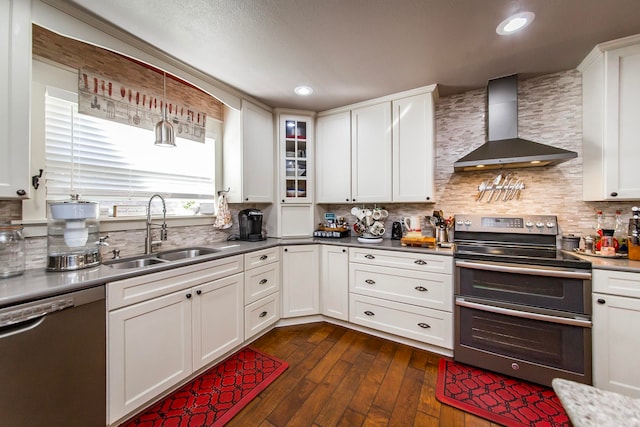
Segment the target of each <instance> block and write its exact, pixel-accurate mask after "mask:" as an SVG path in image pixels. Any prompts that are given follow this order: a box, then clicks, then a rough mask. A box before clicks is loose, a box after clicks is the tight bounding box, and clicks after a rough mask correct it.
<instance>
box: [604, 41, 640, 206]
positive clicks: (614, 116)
mask: <svg viewBox="0 0 640 427" xmlns="http://www.w3.org/2000/svg"><path fill="white" fill-rule="evenodd" d="M605 64H606V69H605V94H606V95H605V97H606V100H605V124H606V131H605V135H604V138H605V151H604V153H605V154H604V155H605V159H606V164H605V169H604V171H605V174H606V179H605V181H606V187H605V192H606V193H605V198H606V199H609V200H623V199H638V198H640V180H639V179H638V176H637V171H636V168H637V167H638V159H640V144H639V143H638V135H640V120H638V117H640V44H638V45H633V46H627V47H624V48H620V49H615V50H612V51H609V52H607V53H606V60H605Z"/></svg>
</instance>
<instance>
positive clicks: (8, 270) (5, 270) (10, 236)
mask: <svg viewBox="0 0 640 427" xmlns="http://www.w3.org/2000/svg"><path fill="white" fill-rule="evenodd" d="M22 273H24V238H23V237H22V226H20V225H11V224H0V278H1V279H4V278H6V277H12V276H18V275H20V274H22Z"/></svg>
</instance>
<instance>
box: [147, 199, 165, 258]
mask: <svg viewBox="0 0 640 427" xmlns="http://www.w3.org/2000/svg"><path fill="white" fill-rule="evenodd" d="M155 197H159V198H160V200H162V224H154V223H152V222H151V201H152V200H153V199H154V198H155ZM151 227H160V240H153V239H152V237H151ZM165 240H167V205H166V204H165V203H164V198H163V197H162V196H161V195H159V194H154V195H153V196H151V197H150V198H149V204H148V205H147V235H146V236H145V238H144V253H145V254H150V253H151V248H152V247H153V246H159V245H161V244H162V242H163V241H165Z"/></svg>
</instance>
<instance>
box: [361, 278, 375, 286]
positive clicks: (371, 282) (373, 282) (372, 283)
mask: <svg viewBox="0 0 640 427" xmlns="http://www.w3.org/2000/svg"><path fill="white" fill-rule="evenodd" d="M364 283H368V284H370V285H375V283H376V281H375V280H371V279H367V280H365V281H364Z"/></svg>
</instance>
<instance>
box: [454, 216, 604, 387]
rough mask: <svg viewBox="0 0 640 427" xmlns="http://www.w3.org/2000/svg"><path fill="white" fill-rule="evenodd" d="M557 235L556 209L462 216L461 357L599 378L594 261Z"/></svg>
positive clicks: (531, 376) (526, 371) (504, 368)
mask: <svg viewBox="0 0 640 427" xmlns="http://www.w3.org/2000/svg"><path fill="white" fill-rule="evenodd" d="M557 237H558V226H557V219H556V217H555V216H548V215H545V216H541V215H538V216H499V217H498V216H481V215H456V216H455V232H454V242H455V250H454V259H455V322H456V327H455V344H454V359H455V360H456V361H459V362H462V363H466V364H469V365H473V366H477V367H480V368H485V369H488V370H491V371H495V372H500V373H503V374H506V375H510V376H513V377H517V378H521V379H524V380H528V381H532V382H535V383H539V384H544V385H551V380H552V379H553V378H556V377H559V378H565V379H570V380H573V381H578V382H582V383H586V384H591V313H592V311H591V263H590V262H588V261H584V260H582V259H580V258H579V257H577V256H575V255H572V254H571V253H568V252H564V251H561V250H558V249H557V242H556V241H557Z"/></svg>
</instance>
